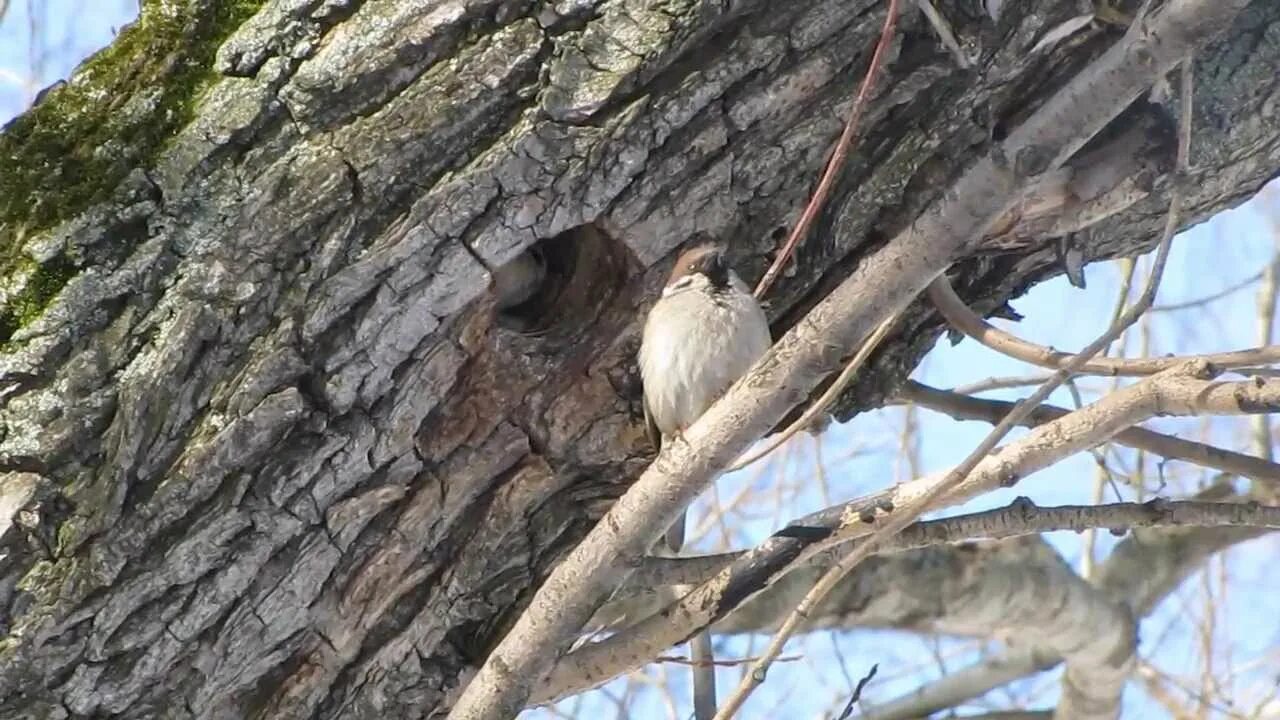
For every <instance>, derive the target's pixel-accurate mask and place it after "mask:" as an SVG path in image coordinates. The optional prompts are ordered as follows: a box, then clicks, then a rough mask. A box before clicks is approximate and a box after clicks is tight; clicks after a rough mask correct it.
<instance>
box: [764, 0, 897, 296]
mask: <svg viewBox="0 0 1280 720" xmlns="http://www.w3.org/2000/svg"><path fill="white" fill-rule="evenodd" d="M897 22H898V0H889V8H888V10H887V11H886V12H885V16H884V26H883V27H882V28H881V30H880V39H879V40H878V41H876V49H875V51H874V52H872V54H871V63H870V65H868V66H867V74H866V75H864V76H863V78H862V86H861V87H859V88H858V95H857V97H856V98H854V101H853V105H852V106H850V107H849V118H848V120H846V121H845V124H844V130H843V131H841V133H840V138H839V139H838V140H836V146H835V149H834V150H832V152H831V157H830V158H829V159H828V160H827V165H826V167H825V168H823V170H822V178H821V179H820V180H819V181H818V187H817V188H816V189H815V190H814V191H813V195H812V196H811V197H810V198H809V204H808V205H806V206H805V208H804V212H803V213H801V214H800V220H799V221H797V222H796V226H795V227H794V228H792V229H791V234H790V235H788V236H787V240H786V242H785V243H783V244H782V248H781V249H780V250H778V256H777V257H775V258H774V259H773V263H772V264H771V265H769V269H768V270H766V271H765V273H764V276H763V277H761V278H760V283H759V284H758V285H756V290H755V296H756V297H757V298H761V297H764V294H765V293H767V292H769V288H770V287H772V286H773V283H774V281H775V280H777V279H778V274H779V273H781V272H782V269H783V268H784V267H786V265H787V260H789V259H791V254H792V253H794V252H795V249H796V246H797V245H799V244H800V241H801V240H802V239H804V236H805V234H806V233H808V232H809V226H810V225H812V224H813V221H814V220H816V219H817V218H818V213H820V212H822V207H823V206H824V205H826V203H827V196H828V195H829V194H831V188H832V187H833V186H834V185H835V182H836V177H837V176H838V175H839V174H840V169H841V168H842V167H844V161H845V159H846V158H847V157H848V156H849V151H850V150H851V149H852V148H853V141H854V138H855V137H857V132H858V121H859V120H860V119H861V118H862V111H863V110H864V109H865V108H866V106H867V99H868V98H869V97H870V96H871V90H872V89H873V88H874V87H875V83H876V79H877V78H878V77H879V75H880V70H881V68H882V67H884V57H885V53H886V52H887V51H888V49H889V42H890V41H891V40H892V39H893V29H894V26H895V24H896V23H897Z"/></svg>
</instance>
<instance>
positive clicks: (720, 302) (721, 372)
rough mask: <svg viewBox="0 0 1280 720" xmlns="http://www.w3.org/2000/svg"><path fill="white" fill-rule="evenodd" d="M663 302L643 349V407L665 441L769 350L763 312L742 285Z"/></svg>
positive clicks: (653, 314) (683, 293)
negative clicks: (725, 290)
mask: <svg viewBox="0 0 1280 720" xmlns="http://www.w3.org/2000/svg"><path fill="white" fill-rule="evenodd" d="M731 283H732V289H731V290H730V291H727V292H721V293H719V294H713V293H711V292H710V291H709V290H708V289H707V288H705V287H698V288H690V289H688V290H682V291H680V292H676V293H673V294H671V295H667V296H665V297H663V298H662V299H661V300H659V301H658V302H657V304H655V305H654V306H653V309H652V310H650V311H649V317H648V320H647V321H646V322H645V327H644V337H643V339H642V342H641V346H640V374H641V377H642V379H643V381H644V394H645V402H646V403H647V404H648V408H649V413H650V415H651V416H652V417H653V420H654V423H655V424H656V425H657V426H658V430H659V431H661V432H662V434H663V435H664V436H667V435H671V434H672V433H674V432H676V431H680V430H684V429H685V428H687V427H688V426H690V425H692V424H693V421H694V420H697V419H698V417H699V416H700V415H702V413H703V412H705V411H706V409H707V408H708V407H710V406H711V404H712V403H713V402H715V400H716V399H717V398H719V397H720V395H722V394H724V392H725V391H726V390H728V389H729V386H730V385H732V384H733V383H734V381H736V380H737V379H738V378H739V377H741V376H742V375H743V374H744V373H746V371H747V370H748V369H750V367H751V365H752V364H753V363H755V361H756V359H757V358H759V357H760V356H761V355H763V354H764V352H765V351H766V350H768V349H769V345H770V344H771V340H770V337H769V324H768V320H767V318H766V317H765V314H764V311H762V310H761V309H760V306H759V305H758V304H757V303H756V301H755V298H753V297H752V296H751V294H750V293H749V292H747V290H746V288H745V286H743V285H742V281H741V280H740V279H738V278H737V277H736V276H734V277H732V278H731Z"/></svg>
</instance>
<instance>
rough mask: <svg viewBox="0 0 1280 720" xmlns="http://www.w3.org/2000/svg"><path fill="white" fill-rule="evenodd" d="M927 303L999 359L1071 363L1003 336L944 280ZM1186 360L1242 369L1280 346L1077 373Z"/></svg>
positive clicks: (1132, 361) (1117, 361)
mask: <svg viewBox="0 0 1280 720" xmlns="http://www.w3.org/2000/svg"><path fill="white" fill-rule="evenodd" d="M929 299H930V300H932V301H933V304H934V306H936V307H937V308H938V312H940V313H942V316H943V317H945V318H946V319H947V323H948V324H950V325H952V326H953V327H955V328H956V329H957V330H959V331H960V332H962V333H964V334H965V335H968V336H969V337H971V338H973V339H974V340H977V341H978V342H980V343H982V344H983V345H985V346H987V347H989V348H991V349H992V350H995V351H996V352H998V353H1000V354H1002V355H1008V356H1009V357H1011V358H1014V359H1017V360H1021V361H1023V362H1027V363H1031V364H1032V365H1038V366H1040V367H1044V368H1060V367H1063V366H1064V365H1066V364H1067V363H1068V362H1070V361H1071V359H1072V358H1073V357H1076V356H1074V355H1072V354H1071V353H1064V352H1061V351H1058V350H1054V349H1053V348H1048V347H1044V346H1043V345H1037V344H1035V343H1032V342H1028V341H1026V340H1023V339H1022V338H1020V337H1017V336H1016V335H1013V334H1011V333H1007V332H1005V331H1003V330H1001V329H999V328H997V327H995V326H994V325H991V324H990V323H988V322H987V321H985V320H983V319H982V318H981V317H979V316H978V314H977V313H975V312H974V311H973V310H970V309H969V306H968V305H965V304H964V301H963V300H961V299H960V297H959V296H958V295H956V292H955V289H954V288H953V287H952V286H951V283H950V282H949V281H947V280H946V278H938V280H937V281H936V282H934V284H933V285H930V286H929ZM1187 360H1205V361H1207V362H1210V363H1213V364H1214V365H1215V366H1218V367H1221V368H1224V369H1226V368H1246V367H1250V366H1252V365H1266V364H1268V363H1274V362H1280V345H1267V346H1264V347H1258V348H1251V349H1248V350H1233V351H1231V352H1225V353H1214V354H1211V355H1197V356H1193V357H1161V358H1105V357H1100V358H1093V359H1092V360H1090V361H1088V362H1086V363H1084V364H1083V365H1082V366H1081V367H1080V369H1079V370H1078V371H1077V372H1079V373H1082V374H1085V375H1125V376H1142V375H1150V374H1152V373H1157V372H1160V371H1161V370H1167V369H1169V368H1171V367H1173V366H1175V365H1177V364H1178V363H1182V362H1186V361H1187Z"/></svg>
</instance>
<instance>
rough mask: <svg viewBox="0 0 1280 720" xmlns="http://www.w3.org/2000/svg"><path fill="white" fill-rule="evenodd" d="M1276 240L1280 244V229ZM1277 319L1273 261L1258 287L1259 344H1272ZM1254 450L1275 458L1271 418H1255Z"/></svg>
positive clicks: (1263, 416) (1269, 458)
mask: <svg viewBox="0 0 1280 720" xmlns="http://www.w3.org/2000/svg"><path fill="white" fill-rule="evenodd" d="M1274 242H1276V243H1277V244H1280V229H1277V234H1276V237H1275V239H1274ZM1275 321H1276V263H1275V262H1274V261H1273V262H1272V263H1271V264H1269V265H1267V267H1266V269H1265V270H1263V271H1262V286H1261V287H1259V288H1258V344H1259V345H1270V344H1271V339H1272V334H1273V333H1274V329H1273V328H1274V326H1275ZM1253 450H1254V452H1256V453H1257V454H1258V455H1260V456H1262V457H1263V458H1264V459H1266V460H1275V451H1274V450H1273V448H1272V440H1271V418H1270V417H1269V416H1267V415H1259V416H1257V417H1255V418H1253Z"/></svg>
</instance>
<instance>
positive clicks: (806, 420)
mask: <svg viewBox="0 0 1280 720" xmlns="http://www.w3.org/2000/svg"><path fill="white" fill-rule="evenodd" d="M914 299H915V298H914V297H912V298H911V299H910V300H914ZM910 300H908V301H907V303H904V304H903V305H902V306H901V307H899V308H898V309H897V310H895V311H894V313H893V314H892V315H890V316H889V317H888V318H886V319H885V320H884V322H881V323H880V324H879V325H877V326H876V329H875V332H873V333H871V337H869V338H867V339H866V341H865V342H863V343H862V345H861V346H860V347H859V348H858V352H856V353H854V355H853V357H852V358H850V359H849V362H848V363H846V364H845V366H844V368H843V369H841V370H840V374H839V375H837V376H836V379H835V380H834V381H833V382H832V383H831V385H830V386H829V387H827V389H826V390H825V391H824V392H823V393H822V396H821V397H819V398H818V399H817V400H815V401H814V402H813V404H812V405H810V406H809V407H808V408H807V409H805V411H804V413H802V414H801V415H800V417H799V418H798V419H797V420H796V421H795V422H793V423H791V424H790V425H788V426H787V428H786V429H785V430H783V431H782V432H780V433H778V434H777V435H774V436H773V437H770V438H769V439H768V440H766V441H765V444H764V447H763V448H760V449H759V450H756V451H755V452H753V453H751V454H750V455H748V456H747V457H744V458H741V459H740V460H738V461H737V462H735V463H734V464H732V465H730V466H729V467H728V468H726V469H725V472H733V471H735V470H741V469H743V468H745V467H747V466H748V465H751V464H752V463H754V462H756V461H757V460H760V459H761V458H763V457H765V456H766V455H768V454H769V453H771V452H773V451H774V450H777V449H778V448H779V447H781V446H782V444H783V443H785V442H786V441H788V440H790V439H791V437H792V436H793V435H795V434H796V433H797V432H800V431H801V430H803V429H805V428H807V427H809V426H810V425H811V424H812V423H813V422H814V421H815V420H816V419H817V418H819V417H821V416H822V414H823V413H825V412H826V411H827V408H829V407H831V403H833V402H835V401H836V398H838V397H840V393H842V392H844V389H845V387H847V386H848V385H849V382H850V381H851V380H853V376H854V374H855V373H857V372H858V370H859V369H860V368H861V367H862V366H863V365H864V364H866V362H867V358H869V357H871V353H873V352H875V350H876V348H877V347H879V346H880V343H881V342H883V341H884V339H885V337H886V336H887V335H888V334H889V331H890V330H892V329H893V326H894V325H896V324H897V322H898V318H900V317H902V311H903V310H905V309H906V307H907V305H908V304H909V303H910Z"/></svg>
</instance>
